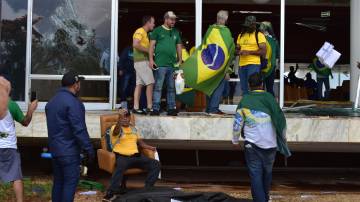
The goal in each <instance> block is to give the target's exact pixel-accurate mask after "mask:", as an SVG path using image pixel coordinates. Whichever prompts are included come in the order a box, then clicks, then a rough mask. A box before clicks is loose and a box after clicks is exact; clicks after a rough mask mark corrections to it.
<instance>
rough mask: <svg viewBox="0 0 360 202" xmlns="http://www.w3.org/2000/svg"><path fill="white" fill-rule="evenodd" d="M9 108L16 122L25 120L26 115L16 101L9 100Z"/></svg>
mask: <svg viewBox="0 0 360 202" xmlns="http://www.w3.org/2000/svg"><path fill="white" fill-rule="evenodd" d="M8 108H9V111H10V113H11V116H12V117H13V119H14V120H15V121H16V122H18V123H21V122H23V121H24V119H25V116H24V114H23V112H22V111H21V109H20V107H19V105H18V104H17V103H16V102H14V101H13V100H9V104H8Z"/></svg>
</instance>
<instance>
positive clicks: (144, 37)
mask: <svg viewBox="0 0 360 202" xmlns="http://www.w3.org/2000/svg"><path fill="white" fill-rule="evenodd" d="M135 39H137V40H139V41H140V45H141V46H142V47H144V48H149V47H150V41H149V37H148V34H147V32H146V31H145V29H144V28H142V27H141V28H139V29H137V30H136V31H135V33H134V35H133V40H135ZM147 58H148V56H147V54H146V53H144V52H141V51H139V50H137V49H136V48H134V61H135V62H138V61H144V60H147Z"/></svg>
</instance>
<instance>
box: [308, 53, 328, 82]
mask: <svg viewBox="0 0 360 202" xmlns="http://www.w3.org/2000/svg"><path fill="white" fill-rule="evenodd" d="M308 68H310V69H312V70H314V71H315V72H316V73H317V74H319V75H322V76H331V77H333V75H332V72H331V69H330V68H329V67H326V66H325V65H323V64H322V63H321V62H320V60H319V58H318V57H315V58H314V59H313V61H312V63H311V64H310V65H309V66H308Z"/></svg>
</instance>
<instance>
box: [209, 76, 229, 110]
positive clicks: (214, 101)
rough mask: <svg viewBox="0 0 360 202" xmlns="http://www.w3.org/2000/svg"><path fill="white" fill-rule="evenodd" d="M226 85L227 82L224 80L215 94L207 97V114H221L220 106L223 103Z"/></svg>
mask: <svg viewBox="0 0 360 202" xmlns="http://www.w3.org/2000/svg"><path fill="white" fill-rule="evenodd" d="M225 84H226V81H225V79H223V80H222V81H221V82H220V84H219V86H218V87H217V88H216V89H215V91H214V92H213V94H212V95H211V96H210V97H209V96H207V97H206V101H207V107H206V112H207V113H216V112H219V105H220V102H221V97H222V95H223V92H224V88H225Z"/></svg>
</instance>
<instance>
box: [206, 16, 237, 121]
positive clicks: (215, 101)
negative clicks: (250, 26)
mask: <svg viewBox="0 0 360 202" xmlns="http://www.w3.org/2000/svg"><path fill="white" fill-rule="evenodd" d="M228 18H229V12H228V11H225V10H220V11H219V12H218V13H217V15H216V26H218V27H226V23H227V20H228ZM215 29H218V28H216V27H215ZM226 30H227V31H228V33H229V35H230V36H231V32H230V30H229V29H228V28H227V27H226ZM219 33H220V32H219ZM226 71H227V73H226V74H225V77H224V78H223V79H222V80H221V82H220V83H219V85H218V87H217V88H216V89H215V91H214V92H213V94H212V95H211V96H207V107H206V112H207V113H209V115H224V113H223V112H222V111H220V110H219V106H220V102H221V100H222V97H223V94H224V90H225V88H226V85H227V82H228V80H229V79H230V75H229V73H230V72H232V69H230V68H229V69H227V70H226Z"/></svg>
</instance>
